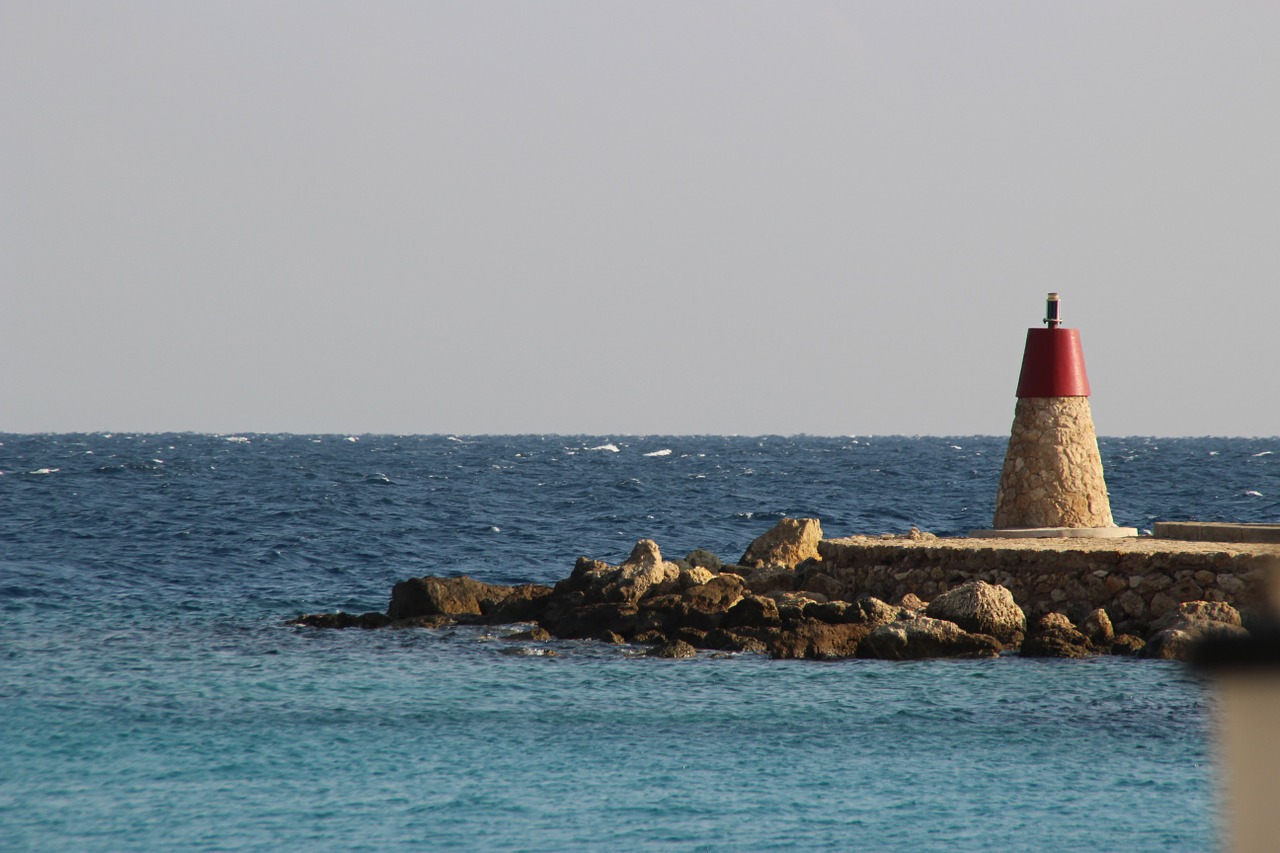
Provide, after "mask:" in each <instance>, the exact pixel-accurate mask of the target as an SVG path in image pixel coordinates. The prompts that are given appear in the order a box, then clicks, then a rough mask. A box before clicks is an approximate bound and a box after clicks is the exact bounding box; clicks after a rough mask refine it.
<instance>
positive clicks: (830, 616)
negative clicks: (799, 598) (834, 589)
mask: <svg viewBox="0 0 1280 853" xmlns="http://www.w3.org/2000/svg"><path fill="white" fill-rule="evenodd" d="M849 606H850V605H849V602H847V601H822V602H818V601H812V602H810V603H808V604H806V605H805V606H804V618H806V619H816V620H818V621H819V622H826V623H827V624H828V625H839V624H840V623H842V622H844V621H846V620H845V613H846V612H847V611H848V610H849Z"/></svg>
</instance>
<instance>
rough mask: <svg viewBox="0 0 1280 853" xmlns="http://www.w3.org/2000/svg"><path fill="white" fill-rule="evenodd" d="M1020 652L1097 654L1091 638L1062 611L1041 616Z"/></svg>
mask: <svg viewBox="0 0 1280 853" xmlns="http://www.w3.org/2000/svg"><path fill="white" fill-rule="evenodd" d="M1108 627H1110V623H1108ZM1018 653H1019V654H1020V655H1022V657H1024V658H1084V657H1092V656H1093V655H1094V654H1096V652H1095V651H1094V648H1093V644H1092V643H1091V642H1090V641H1089V638H1088V637H1086V636H1085V635H1084V634H1083V633H1081V632H1080V631H1078V630H1077V629H1076V626H1075V625H1073V624H1071V620H1070V619H1068V618H1067V617H1066V616H1065V615H1063V614H1061V613H1046V614H1045V615H1044V616H1041V617H1040V619H1039V621H1037V622H1036V624H1035V625H1034V626H1032V628H1031V632H1030V633H1029V634H1027V638H1026V639H1025V640H1023V641H1022V648H1021V649H1020V650H1019V652H1018Z"/></svg>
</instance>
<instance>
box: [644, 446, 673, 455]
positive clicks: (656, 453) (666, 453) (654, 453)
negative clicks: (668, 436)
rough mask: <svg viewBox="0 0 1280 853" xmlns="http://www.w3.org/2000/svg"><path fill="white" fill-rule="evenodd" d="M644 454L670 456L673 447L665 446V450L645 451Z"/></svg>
mask: <svg viewBox="0 0 1280 853" xmlns="http://www.w3.org/2000/svg"><path fill="white" fill-rule="evenodd" d="M644 455H645V456H670V455H671V449H670V448H665V449H663V450H655V451H653V452H652V453H645V454H644Z"/></svg>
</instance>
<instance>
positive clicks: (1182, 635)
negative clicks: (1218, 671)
mask: <svg viewBox="0 0 1280 853" xmlns="http://www.w3.org/2000/svg"><path fill="white" fill-rule="evenodd" d="M1247 636H1249V632H1248V631H1246V630H1245V629H1244V628H1242V627H1240V626H1239V625H1232V624H1231V623H1229V622H1215V621H1213V620H1210V619H1180V620H1178V621H1176V622H1174V624H1173V625H1171V626H1169V627H1168V628H1165V629H1164V630H1162V631H1158V632H1156V634H1155V635H1154V636H1152V637H1151V638H1150V639H1149V640H1147V645H1146V646H1145V647H1144V648H1143V649H1142V656H1143V657H1146V658H1159V659H1161V660H1188V659H1189V658H1190V656H1191V653H1192V651H1193V650H1194V649H1195V647H1196V645H1198V644H1199V643H1201V642H1203V641H1205V640H1210V639H1218V638H1223V637H1247Z"/></svg>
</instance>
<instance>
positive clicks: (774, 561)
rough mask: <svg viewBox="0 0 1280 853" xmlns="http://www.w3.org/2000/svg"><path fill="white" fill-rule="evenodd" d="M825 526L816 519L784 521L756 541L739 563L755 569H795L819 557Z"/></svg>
mask: <svg viewBox="0 0 1280 853" xmlns="http://www.w3.org/2000/svg"><path fill="white" fill-rule="evenodd" d="M820 541H822V525H821V524H819V523H818V519H816V518H784V519H781V520H779V521H778V523H777V524H775V525H774V526H773V528H772V529H770V530H768V531H767V532H765V533H764V534H763V535H761V536H759V537H757V538H756V540H755V541H754V542H752V543H751V544H750V545H749V546H747V550H746V553H744V554H743V555H742V559H741V560H739V561H738V562H739V563H740V564H741V565H744V566H750V567H751V568H753V569H758V568H763V567H765V566H783V567H785V568H788V569H794V568H795V567H796V566H798V565H799V564H800V563H802V562H804V561H805V560H809V559H813V558H816V557H817V556H818V543H819V542H820Z"/></svg>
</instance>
